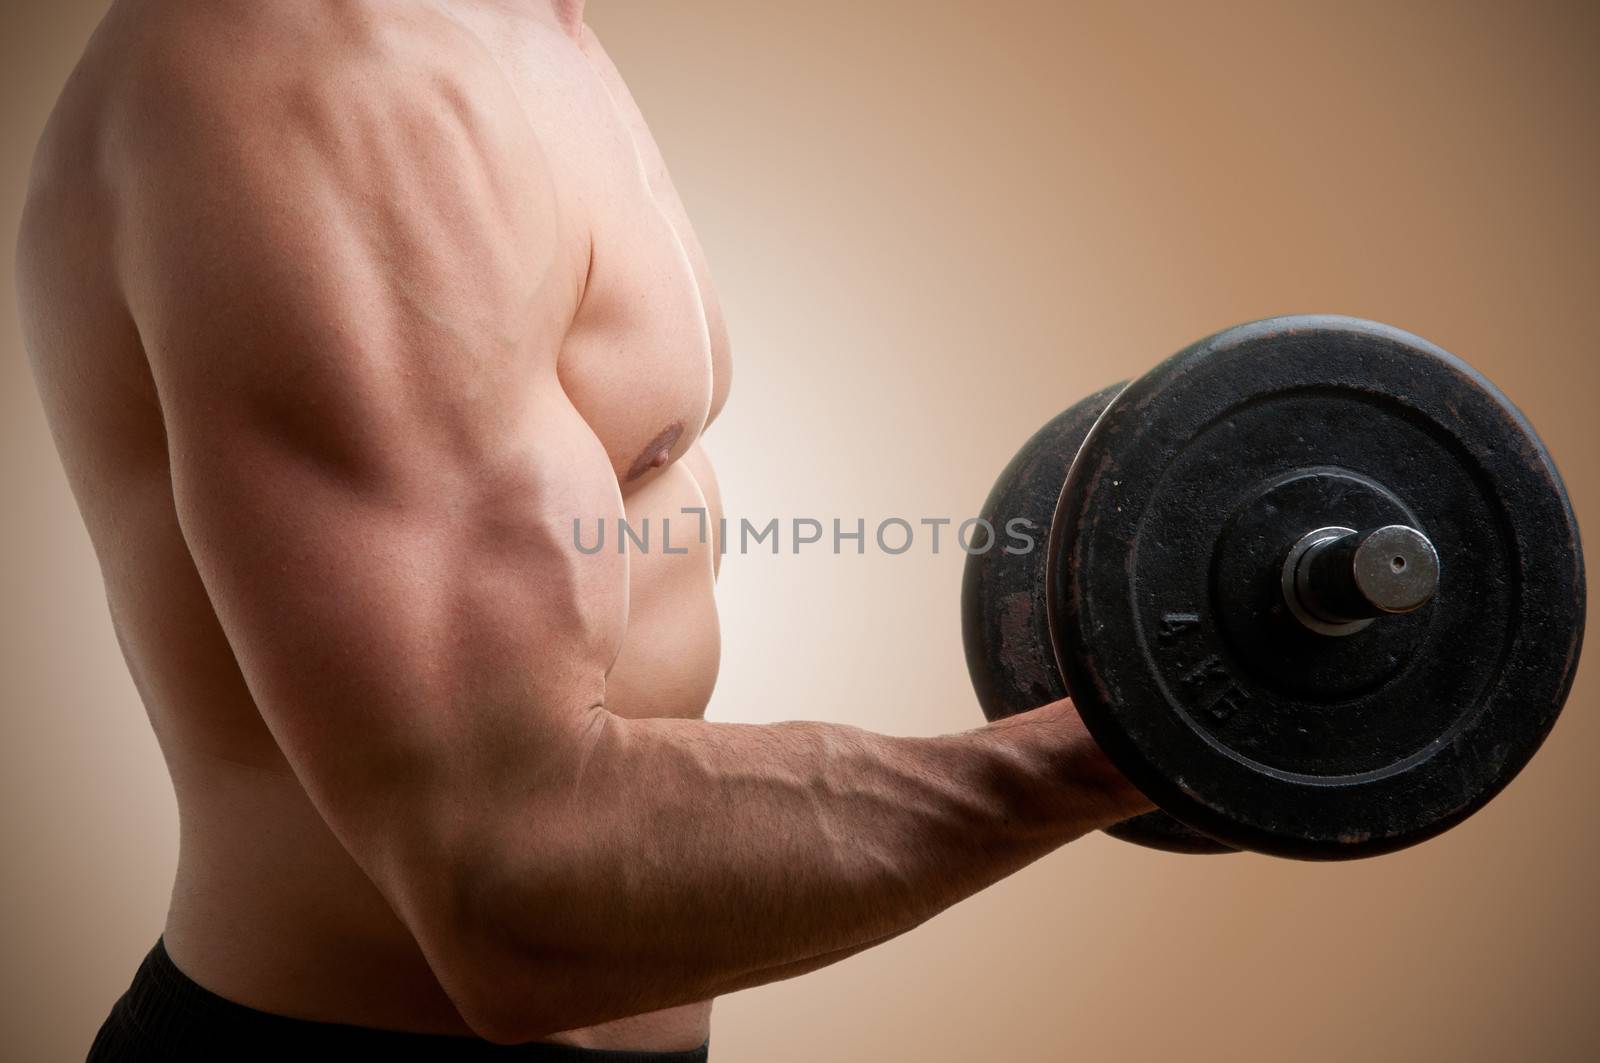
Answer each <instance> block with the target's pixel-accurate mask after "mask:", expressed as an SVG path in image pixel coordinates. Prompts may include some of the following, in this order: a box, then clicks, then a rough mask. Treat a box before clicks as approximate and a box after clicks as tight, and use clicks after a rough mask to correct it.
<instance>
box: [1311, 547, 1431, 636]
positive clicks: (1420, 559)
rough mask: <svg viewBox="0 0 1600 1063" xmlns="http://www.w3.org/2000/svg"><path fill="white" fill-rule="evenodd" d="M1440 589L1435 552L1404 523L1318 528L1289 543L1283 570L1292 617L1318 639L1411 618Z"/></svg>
mask: <svg viewBox="0 0 1600 1063" xmlns="http://www.w3.org/2000/svg"><path fill="white" fill-rule="evenodd" d="M1438 588H1439V554H1438V552H1437V551H1436V550H1434V548H1433V543H1431V542H1429V541H1428V537H1427V536H1426V535H1424V534H1422V532H1420V531H1418V530H1417V529H1415V528H1411V527H1407V526H1406V525H1404V524H1386V525H1384V526H1383V527H1381V528H1370V529H1367V530H1365V531H1357V530H1355V529H1354V528H1344V527H1328V528H1318V529H1317V530H1316V531H1313V532H1310V533H1308V534H1307V535H1305V536H1303V537H1302V538H1301V539H1300V541H1299V542H1298V543H1296V544H1295V546H1294V548H1293V549H1292V550H1290V551H1289V556H1288V558H1287V559H1286V560H1285V562H1284V567H1283V592H1284V598H1285V601H1286V602H1287V604H1288V606H1289V610H1290V612H1292V613H1293V614H1294V615H1295V617H1296V618H1298V619H1299V621H1300V622H1301V623H1302V624H1304V625H1305V626H1306V627H1308V628H1310V629H1311V630H1312V631H1316V632H1318V633H1319V634H1324V635H1348V634H1353V633H1354V632H1356V631H1359V630H1361V629H1362V628H1364V627H1366V626H1367V625H1368V624H1370V623H1371V622H1372V621H1373V620H1374V619H1375V618H1377V617H1380V616H1386V615H1392V614H1395V613H1409V612H1413V611H1415V610H1417V609H1420V608H1422V607H1423V606H1424V605H1426V604H1427V603H1428V602H1429V601H1430V600H1432V598H1433V596H1434V593H1435V592H1436V591H1437V590H1438Z"/></svg>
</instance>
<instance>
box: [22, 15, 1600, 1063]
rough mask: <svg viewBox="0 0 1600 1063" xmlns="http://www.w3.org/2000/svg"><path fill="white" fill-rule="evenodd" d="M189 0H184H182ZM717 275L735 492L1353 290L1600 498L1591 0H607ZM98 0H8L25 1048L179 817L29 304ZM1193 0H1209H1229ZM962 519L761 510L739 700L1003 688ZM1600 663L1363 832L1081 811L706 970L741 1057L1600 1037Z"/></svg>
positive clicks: (1323, 1053) (845, 476) (847, 487)
mask: <svg viewBox="0 0 1600 1063" xmlns="http://www.w3.org/2000/svg"><path fill="white" fill-rule="evenodd" d="M194 2H199V0H194ZM592 6H593V9H592V11H591V15H590V21H591V23H592V24H593V25H594V26H595V27H596V28H597V30H598V31H599V32H600V34H601V36H602V38H603V40H604V41H605V42H606V44H607V46H608V48H609V49H610V50H611V52H612V54H613V55H614V57H615V58H616V60H617V62H618V64H619V65H620V67H621V68H622V70H623V73H624V75H625V76H627V77H628V79H629V81H630V82H631V84H632V86H633V89H634V92H635V94H636V95H637V97H638V99H639V102H640V104H641V105H642V107H643V108H644V111H645V113H646V116H647V117H648V118H649V119H650V121H651V123H652V125H653V127H654V129H655V132H656V135H657V138H658V139H659V140H660V142H661V145H662V147H663V150H664V151H665V153H666V156H667V159H668V161H669V163H670V164H671V165H672V167H673V170H674V172H675V175H676V179H677V182H678V185H679V188H680V190H681V192H682V195H683V198H684V199H685V200H686V202H687V204H688V206H689V209H690V213H691V215H692V216H693V217H694V218H695V219H696V221H697V225H698V228H699V232H700V235H701V237H702V239H703V241H704V243H705V245H706V247H707V251H708V253H709V255H710V259H711V262H712V266H713V269H714V271H715V272H716V274H717V278H718V281H719V284H720V288H721V292H722V296H723V300H724V302H725V303H726V306H727V311H728V317H729V319H730V323H731V327H732V331H733V336H734V341H735V348H736V357H737V382H736V384H735V387H734V392H733V400H732V403H731V405H730V406H729V407H728V410H727V413H726V414H725V415H724V418H723V420H722V421H721V423H719V424H718V426H717V427H716V429H715V430H714V432H713V433H712V435H711V437H710V439H709V446H710V448H711V450H712V453H713V456H714V457H715V458H716V459H717V460H718V461H719V463H720V468H721V470H722V479H723V486H724V491H725V494H726V496H727V499H728V504H729V508H730V513H731V514H733V515H734V516H735V517H737V516H739V515H749V516H752V517H758V516H760V517H764V516H765V515H771V514H779V515H809V516H816V517H819V518H823V519H827V518H830V517H832V516H843V517H851V518H853V517H855V516H857V515H861V516H865V517H867V518H869V519H876V518H879V517H883V516H892V515H902V516H907V517H911V518H913V519H914V518H916V517H918V516H924V515H948V516H953V517H957V518H959V517H962V516H966V515H970V514H971V513H972V512H974V511H975V509H976V507H977V505H978V504H979V502H980V501H981V500H982V498H983V495H984V493H985V492H986V491H987V489H988V486H989V483H990V480H991V478H992V476H993V474H994V473H995V472H996V471H997V470H998V469H999V468H1000V466H1001V465H1002V464H1003V463H1004V461H1005V460H1006V459H1007V458H1008V457H1009V456H1010V454H1011V453H1012V451H1013V450H1014V449H1015V447H1016V446H1017V445H1018V444H1019V443H1020V442H1021V440H1022V439H1023V438H1025V437H1026V436H1027V435H1028V434H1029V433H1030V432H1031V431H1032V430H1033V429H1034V428H1035V427H1036V426H1037V425H1038V424H1040V423H1042V422H1043V421H1044V419H1046V418H1047V417H1048V416H1050V415H1051V414H1053V413H1055V412H1056V411H1057V410H1059V409H1060V408H1062V407H1063V406H1065V405H1066V404H1067V403H1069V402H1070V401H1072V400H1073V399H1075V398H1076V397H1078V396H1080V395H1082V394H1084V393H1086V392H1089V391H1091V390H1093V389H1095V388H1098V387H1100V386H1101V385H1103V384H1106V383H1108V382H1110V381H1112V380H1115V379H1118V378H1121V377H1125V376H1128V375H1130V374H1134V373H1138V372H1140V371H1142V370H1143V369H1145V368H1146V367H1148V366H1149V365H1151V364H1152V363H1153V362H1154V361H1155V360H1157V359H1158V358H1159V357H1160V356H1163V355H1165V354H1167V353H1170V352H1171V351H1173V350H1175V349H1176V348H1178V347H1179V346H1182V345H1184V344H1186V343H1188V342H1189V341H1191V340H1193V339H1196V338H1198V337H1199V336H1201V335H1203V334H1205V333H1207V332H1209V331H1212V330H1214V329H1216V328H1220V327H1223V326H1226V325H1229V324H1232V323H1235V322H1238V321H1242V320H1246V319H1249V318H1254V317H1259V316H1264V315H1268V314H1273V313H1282V312H1296V311H1312V310H1316V311H1322V310H1328V311H1337V312H1344V313H1352V314H1358V315H1364V316H1369V317H1374V318H1378V319H1380V320H1384V321H1389V322H1392V323H1394V324H1398V325H1401V326H1404V327H1407V328H1410V329H1412V330H1414V331H1417V332H1419V333H1421V334H1422V335H1424V336H1427V337H1429V338H1431V339H1433V340H1435V341H1436V342H1439V343H1441V344H1443V345H1444V346H1445V347H1447V348H1449V349H1451V350H1453V351H1455V352H1457V353H1458V354H1460V355H1462V356H1463V357H1465V358H1466V359H1468V360H1469V361H1471V362H1472V363H1474V364H1475V365H1477V366H1478V367H1480V368H1481V369H1482V370H1484V371H1485V372H1486V373H1487V374H1488V376H1489V377H1490V378H1491V379H1493V380H1495V381H1497V382H1498V383H1499V384H1500V385H1501V386H1502V387H1503V388H1504V389H1505V390H1506V391H1507V392H1508V393H1509V394H1510V396H1511V397H1512V398H1513V400H1515V401H1516V402H1517V403H1519V404H1520V405H1521V406H1522V408H1523V409H1524V410H1525V411H1526V412H1527V413H1528V415H1529V417H1530V418H1531V419H1532V420H1533V422H1534V423H1535V424H1536V425H1537V426H1538V427H1539V430H1540V431H1541V433H1542V434H1543V436H1544V438H1545V440H1546V442H1547V443H1548V444H1549V446H1550V449H1551V450H1552V452H1553V453H1554V454H1555V456H1556V459H1557V461H1558V462H1559V463H1560V465H1561V467H1562V469H1563V471H1564V473H1565V475H1566V477H1567V481H1568V485H1569V487H1570V489H1571V492H1572V495H1573V499H1574V501H1575V504H1576V506H1577V509H1578V513H1579V516H1580V519H1581V520H1582V521H1583V523H1584V524H1585V526H1586V527H1587V528H1588V529H1589V531H1590V536H1591V539H1597V540H1600V413H1597V411H1596V409H1595V403H1596V399H1597V397H1600V364H1597V355H1600V351H1597V349H1596V343H1595V337H1596V336H1597V335H1600V250H1597V249H1600V208H1597V206H1596V202H1595V196H1596V191H1597V190H1600V64H1597V63H1596V61H1595V56H1596V54H1597V53H1600V8H1597V7H1596V6H1595V5H1593V4H1580V3H1573V4H1554V3H1542V4H1541V3H1533V4H1526V3H1524V4H1510V3H1502V4H1489V3H1478V4H1466V3H1450V4H1420V3H1392V2H1390V3H1363V4H1348V3H1346V4H1326V3H1304V4H1283V5H1263V4H1250V5H1245V4H1237V3H1233V4H1206V5H1202V4H1188V3H1164V4H1156V3H1142V4H1129V5H1112V4H1093V5H1090V4H1065V3H1049V2H1044V0H1001V2H993V3H979V2H977V0H971V2H960V3H956V2H936V0H920V2H919V0H853V2H835V0H827V2H818V0H807V2H803V3H793V2H751V0H717V2H709V0H671V2H666V0H658V2H652V3H643V2H635V3H624V2H621V0H594V3H593V5H592ZM104 7H105V0H6V2H5V3H4V4H3V5H0V78H3V82H0V166H3V170H0V238H3V241H0V242H3V243H4V244H5V247H6V248H7V254H6V255H5V259H4V263H5V265H4V268H5V271H6V282H5V283H4V284H3V285H0V349H3V353H4V358H3V359H0V388H3V402H4V416H3V420H0V431H3V433H4V436H3V445H0V476H3V486H0V514H3V520H4V524H3V526H0V593H3V606H0V853H3V856H0V957H3V964H4V968H3V981H0V1057H4V1058H7V1059H16V1060H58V1059H59V1060H67V1059H73V1058H82V1053H83V1051H84V1050H85V1048H86V1046H87V1044H88V1041H89V1039H90V1036H91V1034H92V1031H93V1030H94V1028H95V1027H96V1026H97V1024H98V1023H99V1021H100V1019H101V1018H102V1016H103V1014H104V1012H105V1010H106V1009H107V1008H108V1007H109V1006H110V1004H111V1002H112V1000H113V999H114V998H115V996H116V995H117V994H118V993H119V992H120V991H121V989H122V988H123V987H124V985H125V984H126V981H127V979H128V977H129V976H130V974H131V973H132V971H133V968H134V966H135V964H136V962H137V960H138V958H139V957H140V955H141V954H142V953H143V952H144V950H145V949H146V948H148V946H149V945H150V943H151V941H152V940H153V939H154V938H155V936H156V934H157V933H158V931H159V929H160V926H161V921H162V916H163V911H164V906H165V903H166V893H167V889H168V886H169V882H170V875H171V872H172V868H173V864H174V859H175V846H176V821H175V812H174V805H173V801H172V797H171V794H170V791H169V788H168V784H167V780H166V776H165V774H164V771H163V768H162V764H161V759H160V756H159V754H158V752H157V748H156V745H155V742H154V740H153V739H152V738H151V736H150V734H149V732H148V730H147V728H146V726H145V723H144V720H143V717H142V713H141V709H140V706H139V703H138V701H137V699H136V696H135V693H134V690H133V686H132V684H131V682H130V681H129V679H128V677H127V675H126V674H125V672H124V670H123V666H122V663H121V660H120V657H119V655H118V651H117V647H116V644H115V641H114V639H113V637H112V634H111V629H110V626H109V623H108V621H107V618H106V615H105V610H104V602H103V598H102V594H101V590H100V587H99V582H98V575H97V571H96V566H95V562H94V559H93V556H92V555H91V552H90V549H89V544H88V541H87V538H86V536H85V534H84V532H83V530H82V527H81V525H80V523H79V520H78V517H77V514H76V511H75V510H74V508H73V505H72V502H71V499H70V497H69V495H68V492H67V489H66V485H65V483H64V481H63V479H62V476H61V473H60V471H59V467H58V465H57V462H56V458H55V455H54V452H53V450H52V447H51V444H50V441H49V438H48V436H47V433H46V430H45V426H44V423H43V420H42V417H41V415H40V412H39V409H38V407H37V403H36V401H35V398H34V394H33V390H32V385H31V382H30V381H29V379H28V376H27V369H26V365H25V361H24V359H23V357H22V355H21V353H20V351H19V350H18V346H17V345H18V339H17V329H16V322H15V307H14V300H13V295H12V291H13V287H12V284H11V283H10V266H11V262H10V254H9V248H10V247H11V246H12V244H13V241H14V236H15V223H16V217H17V213H18V209H19V205H20V201H21V195H22V188H23V180H24V174H25V171H26V165H27V159H28V156H29V154H30V152H31V148H32V144H33V140H34V138H35V136H36V135H37V132H38V130H39V128H40V126H41V124H42V122H43V120H44V116H45V114H46V113H47V110H48V108H49V106H50V105H51V102H52V101H53V99H54V97H55V94H56V92H57V91H58V89H59V87H60V85H61V83H62V81H63V79H64V78H65V77H66V74H67V72H68V70H69V69H70V68H71V65H72V63H73V62H74V60H75V58H76V56H77V54H78V51H79V49H80V48H81V46H82V43H83V41H84V40H85V38H86V36H87V34H88V32H89V30H90V28H91V27H92V25H93V24H94V22H95V21H96V20H97V18H98V17H99V14H100V13H101V11H103V9H104ZM1203 9H1204V10H1203ZM960 560H961V559H960V557H959V555H957V554H953V553H951V552H948V551H947V552H945V553H943V554H941V555H940V556H937V557H935V556H932V555H930V554H929V553H928V552H926V551H925V550H921V549H918V550H915V551H913V552H912V553H910V554H907V555H905V556H903V557H887V556H883V555H872V554H869V555H868V556H866V557H855V556H852V555H846V556H844V557H839V558H835V557H831V556H826V555H823V554H820V553H815V552H814V553H813V554H812V555H810V556H806V555H802V556H801V557H799V558H795V557H791V556H785V557H780V558H776V559H774V558H772V557H769V556H762V555H756V556H751V557H745V558H739V557H733V558H730V559H729V560H728V563H727V564H726V565H725V567H724V570H723V573H724V576H723V586H722V589H721V592H720V597H721V601H722V605H723V609H724V615H725V621H726V624H725V626H726V643H727V646H726V658H725V661H726V663H725V668H724V673H723V676H722V679H721V683H720V686H719V688H718V690H717V694H716V698H715V700H714V702H713V704H712V707H711V714H712V715H713V716H714V717H717V718H720V719H737V720H749V721H763V720H777V719H783V718H796V717H809V718H820V719H828V720H836V721H848V722H852V723H857V724H861V725H864V726H868V727H873V728H876V729H880V730H886V731H892V732H899V733H933V732H937V731H945V730H954V729H958V728H963V727H967V726H970V725H973V724H974V723H975V722H977V720H978V713H977V709H976V707H975V705H974V703H973V700H972V698H971V696H970V693H969V690H968V685H967V679H966V675H965V670H964V667H963V664H962V659H961V652H960V644H959V632H958V623H957V612H956V599H957V586H958V583H959V575H960V567H961V566H960ZM1597 691H1600V683H1597V671H1596V668H1595V666H1594V664H1593V662H1591V664H1590V667H1589V668H1588V669H1587V671H1586V672H1585V673H1584V674H1582V675H1580V677H1579V680H1578V685H1577V689H1576V691H1575V692H1574V695H1573V698H1572V701H1571V702H1570V704H1569V706H1568V709H1567V713H1566V715H1565V716H1564V717H1563V718H1562V720H1561V722H1560V724H1559V726H1558V727H1557V728H1556V732H1555V735H1554V737H1553V739H1552V740H1551V741H1550V743H1549V744H1548V745H1547V746H1546V748H1545V749H1544V750H1543V751H1542V752H1541V753H1540V755H1539V756H1538V757H1537V758H1536V759H1535V760H1534V762H1533V764H1532V765H1531V766H1530V767H1529V769H1528V770H1527V771H1526V772H1525V773H1524V775H1523V776H1522V777H1521V778H1519V779H1518V780H1517V781H1516V782H1515V783H1514V784H1513V785H1512V786H1511V788H1510V789H1509V790H1508V791H1507V792H1506V793H1505V794H1504V795H1503V796H1502V797H1501V798H1500V799H1499V800H1498V801H1496V802H1495V803H1494V804H1492V805H1491V806H1490V807H1489V808H1488V809H1486V810H1485V811H1484V812H1482V813H1481V814H1479V815H1478V816H1477V817H1475V818H1474V819H1473V820H1471V821H1470V822H1469V823H1467V824H1465V825H1464V826H1462V827H1461V828H1459V829H1458V830H1456V831H1454V832H1453V833H1451V834H1449V835H1446V836H1445V837H1443V838H1441V839H1439V840H1437V841H1435V842H1433V843H1431V844H1428V845H1425V846H1423V847H1421V848H1417V849H1413V850H1409V851H1407V852H1404V853H1400V854H1396V855H1393V856H1389V857H1385V858H1381V859H1378V860H1373V861H1367V862H1361V863H1356V864H1349V865H1337V866H1315V865H1305V864H1298V863H1291V862H1285V861H1274V860H1270V859H1266V858H1262V857H1256V856H1237V857H1229V858H1215V859H1209V860H1206V859H1183V858H1178V857H1171V856H1164V855H1160V854H1155V853H1149V852H1145V851H1141V850H1138V849H1135V848H1132V847H1128V846H1124V845H1120V844H1117V843H1114V842H1112V841H1109V840H1106V839H1103V838H1099V837H1096V838H1091V839H1087V840H1085V841H1083V842H1080V843H1078V844H1075V845H1072V846H1069V847H1067V848H1066V849H1064V850H1062V851H1060V852H1058V853H1056V854H1055V855H1053V856H1051V857H1049V858H1047V859H1045V860H1043V861H1041V862H1040V863H1038V864H1037V865H1035V866H1033V867H1031V868H1028V869H1027V870H1025V871H1024V872H1022V873H1021V874H1018V875H1017V876H1015V877H1014V878H1012V879H1010V880H1008V881H1006V882H1004V883H1001V884H1000V885H998V886H996V887H994V888H992V889H990V890H988V891H987V892H985V893H983V894H981V895H980V896H978V897H976V898H974V899H972V900H971V901H968V902H966V903H964V904H961V905H959V906H957V907H956V908H955V909H952V910H951V911H950V912H948V913H946V914H945V915H943V916H941V917H939V918H937V919H935V920H934V921H933V922H931V923H930V924H929V925H927V926H926V927H924V928H922V929H920V930H918V931H916V932H915V933H912V934H910V935H908V936H906V937H904V938H902V939H900V940H897V941H895V942H893V943H891V944H890V945H887V946H885V947H882V948H879V949H877V950H875V951H873V952H870V953H868V954H865V955H863V956H861V957H858V958H856V959H852V960H850V961H848V962H846V963H844V964H843V965H840V966H837V967H834V968H832V969H829V970H827V971H824V972H820V973H817V974H813V975H809V976H807V977H805V978H803V979H800V980H797V981H794V982H790V983H785V984H781V985H775V986H771V987H767V988H763V989H760V990H756V991H752V992H747V993H743V994H739V995H738V996H735V997H731V998H728V999H726V1000H724V1001H723V1002H722V1003H720V1004H719V1005H718V1008H717V1015H716V1023H715V1033H714V1036H713V1046H714V1058H715V1059H717V1060H721V1061H723V1063H728V1061H744V1060H773V1061H791V1060H792V1061H801V1060H818V1059H826V1060H836V1061H869V1060H871V1061H876V1060H895V1059H902V1058H918V1059H925V1060H930V1061H954V1060H968V1059H1041V1060H1051V1059H1127V1060H1147V1059H1148V1060H1156V1059H1170V1058H1174V1057H1180V1056H1181V1058H1184V1059H1187V1060H1194V1061H1203V1060H1213V1059H1214V1060H1280V1059H1286V1058H1293V1059H1303V1060H1343V1059H1348V1058H1360V1059H1366V1060H1416V1059H1428V1060H1505V1059H1538V1060H1569V1059H1570V1060H1577V1059H1595V1058H1600V1017H1597V1008H1596V1006H1595V1004H1594V1000H1593V998H1594V994H1595V987H1596V983H1597V978H1600V916H1597V915H1596V899H1597V892H1600V891H1597V874H1600V832H1597V830H1596V829H1595V815H1596V812H1597V811H1600V800H1597V798H1600V772H1597V771H1596V770H1595V759H1596V756H1597V754H1600V719H1597V718H1596V712H1595V710H1596V708H1597V707H1600V706H1597V705H1596V701H1597Z"/></svg>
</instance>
